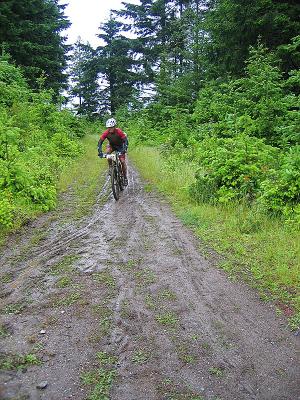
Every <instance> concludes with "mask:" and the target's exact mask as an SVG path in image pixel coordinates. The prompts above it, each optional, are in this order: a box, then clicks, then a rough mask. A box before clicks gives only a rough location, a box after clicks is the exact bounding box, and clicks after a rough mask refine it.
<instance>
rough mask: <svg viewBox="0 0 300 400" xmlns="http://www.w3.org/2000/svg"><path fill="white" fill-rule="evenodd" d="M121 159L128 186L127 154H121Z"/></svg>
mask: <svg viewBox="0 0 300 400" xmlns="http://www.w3.org/2000/svg"><path fill="white" fill-rule="evenodd" d="M120 161H121V164H122V172H123V176H124V184H125V186H126V185H127V184H128V180H127V165H126V157H125V154H122V155H120Z"/></svg>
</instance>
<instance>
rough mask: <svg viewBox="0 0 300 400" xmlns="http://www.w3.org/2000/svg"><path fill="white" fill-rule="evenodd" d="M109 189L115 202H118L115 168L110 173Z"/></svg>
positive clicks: (118, 192)
mask: <svg viewBox="0 0 300 400" xmlns="http://www.w3.org/2000/svg"><path fill="white" fill-rule="evenodd" d="M111 187H112V192H113V195H114V198H115V200H116V201H118V200H119V198H120V185H119V179H118V171H117V168H113V170H112V173H111Z"/></svg>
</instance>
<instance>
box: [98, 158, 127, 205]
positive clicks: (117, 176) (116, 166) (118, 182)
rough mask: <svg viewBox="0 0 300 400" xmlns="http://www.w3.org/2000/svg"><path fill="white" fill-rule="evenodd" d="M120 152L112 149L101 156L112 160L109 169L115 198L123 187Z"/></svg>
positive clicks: (116, 198)
mask: <svg viewBox="0 0 300 400" xmlns="http://www.w3.org/2000/svg"><path fill="white" fill-rule="evenodd" d="M120 154H121V153H119V152H117V151H113V152H112V153H110V154H104V155H103V156H104V157H105V158H107V159H108V160H111V162H112V169H111V187H112V192H113V196H114V198H115V200H116V201H117V200H119V198H120V191H122V190H123V189H124V176H123V170H122V164H121V161H120V158H119V155H120Z"/></svg>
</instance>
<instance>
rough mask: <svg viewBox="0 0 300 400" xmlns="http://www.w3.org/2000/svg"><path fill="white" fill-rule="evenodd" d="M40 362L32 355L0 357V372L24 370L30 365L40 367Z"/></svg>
mask: <svg viewBox="0 0 300 400" xmlns="http://www.w3.org/2000/svg"><path fill="white" fill-rule="evenodd" d="M40 364H41V360H39V358H38V357H37V356H36V355H35V354H33V353H28V354H25V355H10V356H1V357H0V370H5V371H11V370H24V369H26V368H27V367H29V366H30V365H40Z"/></svg>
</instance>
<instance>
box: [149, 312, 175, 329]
mask: <svg viewBox="0 0 300 400" xmlns="http://www.w3.org/2000/svg"><path fill="white" fill-rule="evenodd" d="M155 319H156V321H157V322H159V323H160V324H161V325H163V326H166V327H172V328H174V327H175V326H176V325H177V323H178V317H177V316H176V315H175V314H174V313H172V312H165V313H162V314H159V315H157V316H156V317H155Z"/></svg>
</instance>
